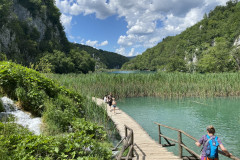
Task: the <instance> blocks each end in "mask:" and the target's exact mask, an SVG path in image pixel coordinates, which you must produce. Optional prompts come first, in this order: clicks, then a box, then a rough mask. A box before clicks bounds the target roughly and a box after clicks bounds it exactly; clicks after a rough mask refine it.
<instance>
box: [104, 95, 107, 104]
mask: <svg viewBox="0 0 240 160" xmlns="http://www.w3.org/2000/svg"><path fill="white" fill-rule="evenodd" d="M103 101H104V102H105V103H108V100H107V95H105V96H104V98H103Z"/></svg>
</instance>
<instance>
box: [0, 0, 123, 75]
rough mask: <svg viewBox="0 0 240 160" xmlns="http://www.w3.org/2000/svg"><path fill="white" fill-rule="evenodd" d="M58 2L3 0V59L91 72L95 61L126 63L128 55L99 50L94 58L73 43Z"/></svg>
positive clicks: (55, 69)
mask: <svg viewBox="0 0 240 160" xmlns="http://www.w3.org/2000/svg"><path fill="white" fill-rule="evenodd" d="M54 3H55V1H54V0H47V1H45V0H0V17H1V18H0V60H6V59H7V60H12V61H14V62H17V63H20V64H23V65H25V66H31V67H32V68H34V69H37V70H39V71H43V72H55V73H69V72H74V73H88V72H89V71H94V70H95V64H96V68H115V67H121V66H122V64H123V63H125V62H126V60H125V59H126V58H125V57H123V56H121V57H120V55H118V54H116V53H109V54H108V52H105V51H102V50H99V51H98V52H96V51H97V50H95V49H94V53H96V57H99V59H98V58H96V57H93V58H92V57H91V56H92V55H93V53H92V52H91V49H89V48H88V47H84V49H86V50H85V51H84V50H83V49H82V48H81V49H78V48H79V47H76V46H75V45H71V43H70V42H69V41H68V40H67V37H66V35H65V32H64V28H63V26H62V24H61V22H60V15H61V13H60V11H59V9H58V8H57V7H56V6H55V4H54ZM92 50H93V49H92ZM88 52H89V53H88ZM118 59H120V61H117V60H118ZM99 64H102V65H99Z"/></svg>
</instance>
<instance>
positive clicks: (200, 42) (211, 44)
mask: <svg viewBox="0 0 240 160" xmlns="http://www.w3.org/2000/svg"><path fill="white" fill-rule="evenodd" d="M239 15H240V2H237V1H235V0H234V1H228V2H227V4H226V6H217V7H216V8H215V9H214V10H213V11H211V12H210V13H209V14H205V15H204V18H203V19H202V20H201V21H200V22H198V23H197V24H195V25H194V26H192V27H190V28H187V29H186V30H185V31H183V32H182V33H181V34H179V35H176V36H171V37H166V38H165V39H163V41H162V42H160V43H159V44H157V45H156V46H155V47H153V48H149V49H147V50H146V51H145V52H144V53H143V54H142V55H138V56H137V57H136V58H135V59H133V60H131V61H129V62H127V63H125V64H124V65H123V69H140V70H166V71H183V72H193V71H198V72H225V71H237V70H239V68H240V61H239V60H240V49H239V47H238V46H239V45H240V27H239V26H240V16H239Z"/></svg>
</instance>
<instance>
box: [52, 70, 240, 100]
mask: <svg viewBox="0 0 240 160" xmlns="http://www.w3.org/2000/svg"><path fill="white" fill-rule="evenodd" d="M47 77H49V78H51V79H55V80H57V81H58V82H59V83H61V84H62V85H64V86H67V87H69V88H72V89H74V90H76V91H77V92H80V93H81V94H84V95H88V96H96V97H103V96H104V95H105V94H108V93H110V92H111V93H112V94H113V95H114V96H115V97H116V98H125V97H142V96H157V97H163V98H181V97H217V96H221V97H223V96H239V95H240V73H212V74H210V73H209V74H199V73H195V74H189V73H165V72H159V73H152V74H107V73H92V74H62V75H59V74H47Z"/></svg>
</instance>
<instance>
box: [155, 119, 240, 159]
mask: <svg viewBox="0 0 240 160" xmlns="http://www.w3.org/2000/svg"><path fill="white" fill-rule="evenodd" d="M154 123H155V124H157V125H158V131H159V134H158V135H159V144H162V143H161V137H163V138H164V139H165V140H166V141H167V142H168V140H170V141H172V142H175V143H178V145H179V157H180V158H182V157H183V155H182V148H184V149H186V150H187V151H188V152H189V153H190V154H191V155H193V156H194V157H196V158H198V159H200V155H198V154H197V153H195V152H194V151H193V150H191V149H189V148H188V147H187V146H186V145H185V144H183V142H182V134H184V135H185V136H187V137H189V138H190V139H192V140H194V141H195V142H197V141H198V140H197V139H196V138H194V137H192V136H191V135H189V134H187V133H186V132H184V131H182V130H180V129H176V128H173V127H169V126H166V125H163V124H159V123H157V122H154ZM160 126H162V127H165V128H168V129H171V130H174V131H177V132H178V140H174V139H172V138H169V137H167V136H164V135H163V134H162V133H161V129H160ZM168 143H169V142H168ZM162 146H165V145H162ZM167 146H169V145H167ZM170 146H172V145H170ZM218 153H220V154H222V155H224V156H226V157H228V158H231V159H234V160H240V159H239V158H238V157H235V156H233V155H232V156H230V157H229V156H227V155H226V154H225V153H224V152H223V151H218Z"/></svg>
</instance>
